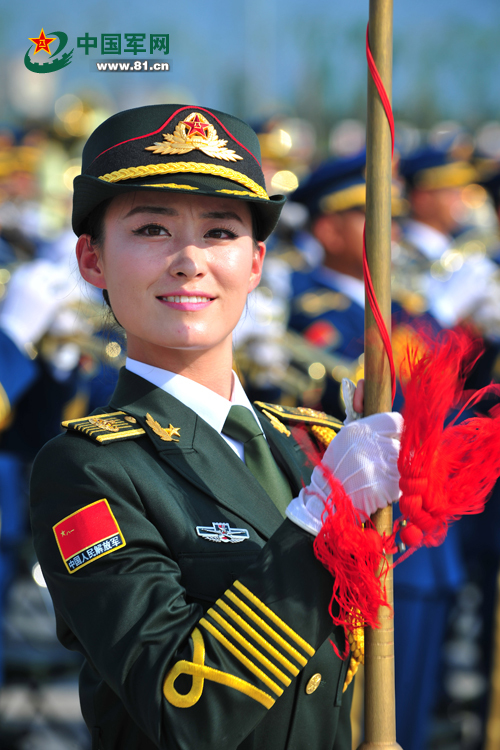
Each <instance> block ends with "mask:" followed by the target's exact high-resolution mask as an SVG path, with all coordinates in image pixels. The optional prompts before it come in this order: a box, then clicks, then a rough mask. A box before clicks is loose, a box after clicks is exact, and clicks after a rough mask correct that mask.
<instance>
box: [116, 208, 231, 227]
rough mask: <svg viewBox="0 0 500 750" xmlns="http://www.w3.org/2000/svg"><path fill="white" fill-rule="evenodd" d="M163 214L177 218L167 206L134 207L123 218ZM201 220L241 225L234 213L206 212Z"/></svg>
mask: <svg viewBox="0 0 500 750" xmlns="http://www.w3.org/2000/svg"><path fill="white" fill-rule="evenodd" d="M145 213H148V214H163V216H179V212H178V211H176V209H175V208H170V207H169V206H134V208H131V209H130V211H129V212H128V214H126V216H125V218H126V219H128V218H129V216H134V215H135V214H145ZM201 218H202V219H233V220H236V221H239V222H240V224H242V223H243V221H242V219H241V216H240V215H239V214H237V213H236V212H235V211H207V212H205V213H203V214H201Z"/></svg>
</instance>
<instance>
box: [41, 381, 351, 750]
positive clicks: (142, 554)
mask: <svg viewBox="0 0 500 750" xmlns="http://www.w3.org/2000/svg"><path fill="white" fill-rule="evenodd" d="M117 412H118V414H117ZM260 419H261V422H262V426H263V429H264V432H265V435H266V437H267V439H268V442H269V445H270V447H271V450H272V452H273V455H274V456H275V459H276V461H277V463H278V465H279V466H280V467H281V469H282V471H283V472H284V473H285V475H286V476H287V478H288V480H289V482H290V485H291V489H292V493H293V494H294V495H296V494H298V492H299V491H300V489H301V487H302V486H303V483H307V482H309V479H310V473H311V467H310V466H309V467H307V466H306V464H307V461H306V458H305V456H304V454H303V452H302V451H301V449H300V447H299V445H298V444H297V442H296V441H295V440H294V438H293V436H292V435H291V434H288V435H287V434H285V432H281V431H279V430H278V429H276V428H275V426H273V424H272V420H270V419H268V418H267V417H265V416H261V417H260ZM275 424H276V422H275ZM69 427H70V428H72V429H69V430H68V432H67V433H66V434H64V435H61V436H59V437H57V438H55V439H54V440H52V441H51V442H49V443H48V444H47V445H46V446H45V447H44V448H43V450H42V451H41V452H40V453H39V455H38V457H37V459H36V462H35V465H34V469H33V476H32V527H33V534H34V542H35V548H36V552H37V555H38V559H39V561H40V564H41V566H42V570H43V573H44V576H45V580H46V582H47V585H48V588H49V590H50V593H51V595H52V598H53V601H54V607H55V612H56V617H57V632H58V637H59V639H60V640H61V642H62V643H63V644H64V645H65V646H66V647H67V648H69V649H74V650H78V651H80V652H81V653H82V654H83V655H84V657H85V660H86V661H85V663H84V666H83V669H82V673H81V678H80V697H81V705H82V712H83V716H84V718H85V721H86V723H87V725H88V727H89V730H90V731H91V733H92V738H93V744H92V748H93V750H139V749H140V750H149V749H150V748H151V749H152V748H168V749H169V750H170V749H171V748H172V749H174V748H179V749H182V750H194V749H195V748H196V750H202V748H217V749H218V750H226V749H227V750H229V749H235V748H238V749H240V750H285V749H286V750H301V749H303V748H308V750H350V747H351V731H350V718H349V714H350V704H351V699H352V685H351V686H350V687H349V688H348V689H347V691H346V692H345V693H343V685H344V680H345V676H346V672H347V668H348V662H349V660H348V659H345V660H342V659H340V658H338V657H337V656H336V655H335V652H334V649H333V646H332V643H333V644H335V645H336V647H337V649H338V651H339V652H340V653H343V652H344V650H345V635H344V631H343V629H342V628H335V629H332V628H333V626H332V622H331V618H330V615H329V613H328V606H329V603H330V598H331V594H332V579H331V577H330V576H329V574H328V573H327V572H326V571H325V570H324V568H323V567H322V566H321V564H320V563H319V562H318V561H317V560H316V558H315V556H314V552H313V538H312V536H311V535H310V534H308V533H306V532H305V531H302V530H301V529H300V528H298V527H297V526H295V525H294V524H293V523H291V522H290V521H289V520H283V518H282V517H281V515H280V513H279V512H278V510H277V508H276V507H275V505H274V504H273V503H272V501H271V500H270V498H269V496H268V495H267V494H266V492H265V491H264V490H263V488H262V487H261V485H260V484H259V483H258V481H257V480H256V479H255V478H254V476H253V475H252V474H251V472H250V471H249V470H248V469H247V467H246V465H245V464H244V463H243V462H242V461H241V460H240V459H239V458H238V456H236V454H235V453H234V451H233V450H232V449H231V448H230V446H228V445H227V443H226V442H225V441H224V439H223V438H222V437H221V436H220V435H219V434H218V433H217V432H216V431H215V430H214V429H213V428H212V427H210V426H209V425H208V424H207V423H206V422H205V421H204V420H202V419H200V418H199V417H198V416H197V415H196V414H195V412H193V411H192V410H191V409H189V408H188V407H186V406H185V405H184V404H182V403H181V402H180V401H178V400H177V399H175V398H174V397H172V396H170V395H169V394H167V393H165V392H164V391H162V390H161V389H159V388H157V387H155V386H153V385H151V384H150V383H149V382H147V381H146V380H144V379H143V378H141V377H139V376H137V375H134V374H133V373H130V372H128V371H127V370H122V371H121V374H120V379H119V382H118V386H117V389H116V391H115V393H114V395H113V398H112V400H111V403H110V405H109V406H108V407H106V409H101V410H99V416H98V417H91V418H87V419H86V420H79V421H78V422H74V423H73V424H72V425H69ZM80 430H81V431H80ZM82 545H83V547H82ZM318 674H319V675H320V676H321V682H319V679H320V678H319V677H315V679H313V680H312V681H311V678H313V677H314V676H315V675H318ZM318 683H319V686H318V687H317V689H315V690H314V691H313V692H311V691H312V690H313V688H314V686H317V685H318ZM306 688H307V690H306Z"/></svg>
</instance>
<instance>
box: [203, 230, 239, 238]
mask: <svg viewBox="0 0 500 750" xmlns="http://www.w3.org/2000/svg"><path fill="white" fill-rule="evenodd" d="M205 236H206V237H211V238H212V239H213V240H228V239H229V240H234V239H235V238H236V237H237V236H238V235H237V234H235V233H234V232H231V230H230V229H210V230H209V231H208V232H207V233H206V235H205Z"/></svg>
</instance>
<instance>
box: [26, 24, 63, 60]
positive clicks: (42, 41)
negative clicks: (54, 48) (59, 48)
mask: <svg viewBox="0 0 500 750" xmlns="http://www.w3.org/2000/svg"><path fill="white" fill-rule="evenodd" d="M28 39H29V40H30V42H35V44H36V50H35V51H34V53H33V54H35V55H36V54H37V52H40V50H41V49H43V50H45V52H48V53H49V55H50V45H51V44H52V42H55V40H56V37H55V36H45V31H44V30H43V29H42V30H41V32H40V36H39V37H35V38H32V37H28Z"/></svg>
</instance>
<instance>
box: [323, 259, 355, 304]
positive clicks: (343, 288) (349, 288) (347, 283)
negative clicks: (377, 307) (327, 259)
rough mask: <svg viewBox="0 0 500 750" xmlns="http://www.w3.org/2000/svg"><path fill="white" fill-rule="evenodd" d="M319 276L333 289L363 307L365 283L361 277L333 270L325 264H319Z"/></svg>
mask: <svg viewBox="0 0 500 750" xmlns="http://www.w3.org/2000/svg"><path fill="white" fill-rule="evenodd" d="M320 277H321V279H322V281H324V283H325V284H326V285H327V286H332V287H333V288H334V289H335V291H338V292H342V294H345V296H346V297H349V299H350V300H352V301H353V302H356V303H357V304H358V305H359V306H360V307H362V308H363V309H364V307H365V285H364V283H363V281H361V279H356V278H355V277H354V276H348V275H347V274H345V273H340V272H339V271H334V270H333V268H327V267H326V266H321V271H320Z"/></svg>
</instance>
